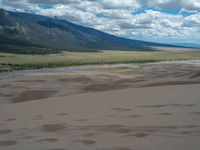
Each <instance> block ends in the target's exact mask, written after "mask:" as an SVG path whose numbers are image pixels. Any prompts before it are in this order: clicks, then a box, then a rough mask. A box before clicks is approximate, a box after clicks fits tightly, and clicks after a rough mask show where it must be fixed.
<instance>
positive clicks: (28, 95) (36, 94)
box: [11, 90, 57, 103]
mask: <svg viewBox="0 0 200 150" xmlns="http://www.w3.org/2000/svg"><path fill="white" fill-rule="evenodd" d="M56 93H57V91H48V90H47V91H44V90H41V91H24V92H22V93H20V94H19V95H18V96H17V97H15V98H13V99H12V100H11V102H13V103H20V102H26V101H32V100H40V99H44V98H49V97H52V96H53V95H55V94H56Z"/></svg>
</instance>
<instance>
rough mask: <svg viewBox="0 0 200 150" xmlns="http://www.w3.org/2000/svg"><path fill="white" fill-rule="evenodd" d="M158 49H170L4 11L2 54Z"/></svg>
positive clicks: (0, 16)
mask: <svg viewBox="0 0 200 150" xmlns="http://www.w3.org/2000/svg"><path fill="white" fill-rule="evenodd" d="M155 46H167V45H164V44H156V43H150V42H144V41H139V40H130V39H126V38H121V37H117V36H113V35H110V34H107V33H104V32H101V31H98V30H95V29H92V28H88V27H83V26H79V25H76V24H73V23H71V22H68V21H66V20H60V19H56V18H50V17H45V16H40V15H35V14H28V13H21V12H12V11H7V10H3V9H0V51H1V52H10V53H30V54H46V53H56V52H60V51H98V50H134V51H149V50H152V48H151V47H155Z"/></svg>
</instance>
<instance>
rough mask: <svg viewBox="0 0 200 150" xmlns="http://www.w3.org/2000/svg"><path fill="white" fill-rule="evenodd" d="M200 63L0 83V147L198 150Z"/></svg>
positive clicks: (42, 74)
mask: <svg viewBox="0 0 200 150" xmlns="http://www.w3.org/2000/svg"><path fill="white" fill-rule="evenodd" d="M199 70H200V66H199V65H191V64H187V65H186V64H157V65H155V64H148V65H138V66H128V67H127V66H126V67H124V66H123V67H121V66H120V67H114V68H113V66H111V67H99V68H98V67H97V68H90V69H89V70H88V69H87V68H84V69H76V70H75V71H67V72H51V73H49V72H39V71H37V73H35V72H31V73H25V74H24V75H22V76H15V77H14V78H5V79H1V80H0V150H24V149H25V150H27V149H28V150H161V149H164V150H179V149H181V150H189V149H191V150H199V147H200V143H199V138H200V119H199V117H200V93H199V89H200V76H199Z"/></svg>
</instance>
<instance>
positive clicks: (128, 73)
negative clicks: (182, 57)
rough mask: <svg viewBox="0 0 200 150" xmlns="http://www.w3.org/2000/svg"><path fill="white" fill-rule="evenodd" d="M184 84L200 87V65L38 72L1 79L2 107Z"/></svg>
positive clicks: (0, 102)
mask: <svg viewBox="0 0 200 150" xmlns="http://www.w3.org/2000/svg"><path fill="white" fill-rule="evenodd" d="M13 74H14V73H13ZM0 77H1V75H0ZM183 84H200V63H199V64H198V65H196V64H184V63H171V64H170V63H158V64H139V65H137V64H129V65H122V66H120V65H117V66H112V65H111V66H109V65H107V66H106V65H105V66H82V67H72V68H69V69H68V68H67V69H66V70H65V69H60V70H57V69H52V70H37V71H35V72H34V71H33V72H28V73H24V74H23V75H22V76H16V77H14V78H9V77H7V78H5V79H0V105H1V104H6V103H20V102H26V101H34V100H42V99H44V98H50V97H60V96H68V95H74V94H81V93H91V92H97V91H107V90H117V89H126V88H135V87H137V88H138V87H151V86H166V85H183Z"/></svg>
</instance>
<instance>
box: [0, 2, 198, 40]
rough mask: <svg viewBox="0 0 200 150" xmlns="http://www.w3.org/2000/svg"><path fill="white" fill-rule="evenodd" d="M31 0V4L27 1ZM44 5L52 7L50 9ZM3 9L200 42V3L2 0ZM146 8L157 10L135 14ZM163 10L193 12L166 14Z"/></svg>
mask: <svg viewBox="0 0 200 150" xmlns="http://www.w3.org/2000/svg"><path fill="white" fill-rule="evenodd" d="M28 1H29V2H28ZM41 4H44V5H50V6H51V7H50V8H48V9H43V8H42V7H40V5H41ZM0 6H1V7H3V8H5V7H6V8H7V9H11V8H17V9H19V10H29V11H30V12H31V11H35V12H36V13H37V14H41V15H46V16H58V17H62V18H64V19H67V20H69V21H72V22H74V23H77V24H80V25H84V26H89V27H92V28H96V29H98V30H102V31H105V32H108V33H111V34H115V35H118V36H124V37H129V38H139V39H148V38H149V39H151V38H157V39H159V38H171V39H172V38H176V39H199V40H200V36H199V34H200V21H199V20H200V13H199V11H200V0H188V1H186V0H0ZM143 6H149V7H150V6H151V7H156V8H158V9H157V11H155V10H151V9H150V10H146V11H144V12H143V13H140V14H133V12H135V11H136V10H138V9H139V8H141V7H143ZM162 9H167V10H169V11H170V10H172V9H178V10H180V12H181V11H187V12H192V13H193V14H192V15H190V16H183V15H182V14H181V13H179V14H167V13H164V11H162Z"/></svg>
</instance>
